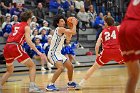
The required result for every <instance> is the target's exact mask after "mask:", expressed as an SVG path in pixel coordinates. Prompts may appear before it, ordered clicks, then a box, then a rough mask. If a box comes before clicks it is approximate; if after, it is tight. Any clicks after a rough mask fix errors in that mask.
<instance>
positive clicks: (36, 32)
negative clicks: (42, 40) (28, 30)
mask: <svg viewBox="0 0 140 93" xmlns="http://www.w3.org/2000/svg"><path fill="white" fill-rule="evenodd" d="M38 34H39V31H38V29H36V28H35V29H33V32H32V35H31V39H32V41H33V42H35V37H36V36H37V35H38Z"/></svg>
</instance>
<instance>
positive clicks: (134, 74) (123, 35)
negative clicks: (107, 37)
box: [119, 0, 140, 93]
mask: <svg viewBox="0 0 140 93" xmlns="http://www.w3.org/2000/svg"><path fill="white" fill-rule="evenodd" d="M119 42H120V48H121V51H122V55H123V57H124V61H125V62H126V65H127V68H128V81H127V86H126V91H125V93H135V89H136V85H137V82H138V80H139V74H140V63H139V62H140V61H139V59H140V0H131V1H130V4H129V7H128V9H127V12H126V15H125V18H124V20H123V21H122V23H121V26H120V32H119Z"/></svg>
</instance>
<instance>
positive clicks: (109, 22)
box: [104, 16, 114, 26]
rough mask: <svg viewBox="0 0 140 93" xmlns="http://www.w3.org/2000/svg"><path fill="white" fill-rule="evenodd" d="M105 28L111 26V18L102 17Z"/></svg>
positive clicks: (112, 20)
mask: <svg viewBox="0 0 140 93" xmlns="http://www.w3.org/2000/svg"><path fill="white" fill-rule="evenodd" d="M104 21H105V26H113V25H114V19H113V18H112V17H111V16H104Z"/></svg>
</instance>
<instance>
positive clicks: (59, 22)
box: [53, 15, 66, 27]
mask: <svg viewBox="0 0 140 93" xmlns="http://www.w3.org/2000/svg"><path fill="white" fill-rule="evenodd" d="M65 23H66V20H65V17H64V16H62V15H57V16H56V17H55V18H54V21H53V26H54V27H65Z"/></svg>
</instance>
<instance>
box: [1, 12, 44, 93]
mask: <svg viewBox="0 0 140 93" xmlns="http://www.w3.org/2000/svg"><path fill="white" fill-rule="evenodd" d="M31 17H32V12H30V11H26V12H23V13H22V14H21V21H22V22H21V23H19V24H16V25H14V26H13V27H12V33H11V34H10V35H9V37H8V39H7V43H6V45H5V47H4V52H3V54H4V57H5V59H6V66H7V71H6V73H5V74H4V75H3V76H2V81H1V85H4V83H5V82H6V81H7V79H8V78H9V77H10V76H11V75H12V73H13V71H14V65H13V61H14V60H17V61H18V62H19V63H22V64H24V65H25V66H27V67H28V68H29V77H30V85H29V92H38V93H40V92H43V91H42V90H40V89H39V88H38V87H37V86H36V84H35V75H36V74H35V73H36V66H35V64H34V63H33V61H32V60H31V59H30V57H29V56H28V54H27V53H26V52H24V51H23V49H22V43H23V42H24V40H26V42H27V44H28V45H29V46H30V47H31V48H32V49H33V50H34V51H36V52H37V54H38V55H40V56H41V57H42V58H44V55H43V54H42V53H41V52H39V51H38V50H37V49H36V47H35V45H34V44H33V43H32V41H31V38H30V33H31V31H30V27H29V24H30V22H31Z"/></svg>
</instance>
